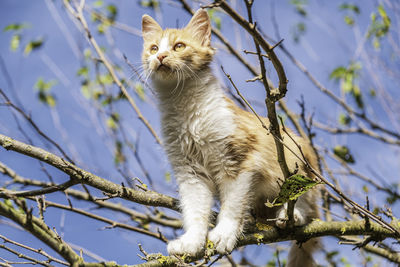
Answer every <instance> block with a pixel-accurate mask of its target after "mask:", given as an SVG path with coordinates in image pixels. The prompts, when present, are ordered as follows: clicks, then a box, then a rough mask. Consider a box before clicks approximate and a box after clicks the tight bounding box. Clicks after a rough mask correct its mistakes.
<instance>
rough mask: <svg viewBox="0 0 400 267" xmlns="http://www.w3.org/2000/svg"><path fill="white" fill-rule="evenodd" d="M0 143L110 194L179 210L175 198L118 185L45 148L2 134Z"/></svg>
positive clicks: (8, 148)
mask: <svg viewBox="0 0 400 267" xmlns="http://www.w3.org/2000/svg"><path fill="white" fill-rule="evenodd" d="M0 145H1V146H2V147H4V148H5V149H7V150H13V151H16V152H18V153H21V154H24V155H27V156H29V157H32V158H36V159H38V160H40V161H43V162H46V163H47V164H49V165H51V166H53V167H55V168H57V169H59V170H60V171H62V172H64V173H66V174H68V175H69V176H70V177H72V178H73V179H76V180H77V181H79V182H80V183H83V184H87V185H90V186H93V187H95V188H97V189H99V190H101V191H103V192H106V193H108V194H110V195H113V196H118V197H121V198H124V199H127V200H131V201H133V202H136V203H139V204H144V205H149V206H159V207H166V208H170V209H173V210H176V211H178V205H177V203H178V201H177V200H176V199H175V198H172V197H169V196H166V195H163V194H160V193H157V192H154V191H150V190H149V191H146V192H143V191H139V190H134V189H131V188H127V187H125V186H121V185H117V184H115V183H113V182H110V181H108V180H106V179H104V178H101V177H99V176H97V175H94V174H92V173H90V172H87V171H85V170H83V169H80V168H78V167H77V166H75V165H74V164H72V163H70V162H68V161H66V160H64V159H63V158H60V157H58V156H56V155H54V154H52V153H50V152H48V151H46V150H44V149H41V148H38V147H35V146H31V145H28V144H25V143H22V142H19V141H16V140H14V139H12V138H10V137H8V136H5V135H2V134H0Z"/></svg>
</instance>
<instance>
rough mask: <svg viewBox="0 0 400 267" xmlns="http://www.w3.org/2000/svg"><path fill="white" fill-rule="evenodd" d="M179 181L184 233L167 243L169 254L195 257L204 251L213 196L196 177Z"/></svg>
mask: <svg viewBox="0 0 400 267" xmlns="http://www.w3.org/2000/svg"><path fill="white" fill-rule="evenodd" d="M183 177H184V178H183V179H182V180H181V181H179V180H178V182H179V194H180V197H181V209H182V215H183V227H184V230H185V233H184V234H183V235H182V236H181V237H179V238H178V239H176V240H173V241H171V242H169V243H168V247H167V249H168V253H169V254H178V255H183V254H189V255H196V254H198V253H199V252H201V251H202V250H203V249H204V246H205V242H206V238H207V232H208V224H209V218H210V214H211V208H212V205H213V200H214V198H213V194H212V191H211V190H210V188H209V186H208V185H207V184H206V183H205V182H204V181H203V180H201V179H200V178H198V177H191V176H190V175H186V177H185V176H183Z"/></svg>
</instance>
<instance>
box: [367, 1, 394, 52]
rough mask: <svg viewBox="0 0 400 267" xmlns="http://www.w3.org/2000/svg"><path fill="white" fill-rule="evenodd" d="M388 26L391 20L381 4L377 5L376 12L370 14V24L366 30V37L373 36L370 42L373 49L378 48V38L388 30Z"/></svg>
mask: <svg viewBox="0 0 400 267" xmlns="http://www.w3.org/2000/svg"><path fill="white" fill-rule="evenodd" d="M390 26H391V20H390V18H389V16H388V15H387V13H386V10H385V8H384V7H383V5H382V4H381V5H379V6H378V13H375V12H374V13H372V14H371V25H370V26H369V28H368V32H367V38H371V37H373V39H372V44H373V46H374V48H375V49H379V48H380V45H381V44H380V40H381V39H382V38H383V37H384V36H385V35H386V34H387V33H388V32H389V29H390Z"/></svg>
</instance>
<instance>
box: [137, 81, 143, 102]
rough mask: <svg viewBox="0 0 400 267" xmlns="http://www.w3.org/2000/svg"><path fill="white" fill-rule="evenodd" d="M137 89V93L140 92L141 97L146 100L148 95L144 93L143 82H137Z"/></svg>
mask: <svg viewBox="0 0 400 267" xmlns="http://www.w3.org/2000/svg"><path fill="white" fill-rule="evenodd" d="M135 89H136V93H137V94H138V96H139V98H140V99H141V100H143V101H144V100H145V99H146V95H145V93H144V87H143V85H142V84H141V83H136V84H135Z"/></svg>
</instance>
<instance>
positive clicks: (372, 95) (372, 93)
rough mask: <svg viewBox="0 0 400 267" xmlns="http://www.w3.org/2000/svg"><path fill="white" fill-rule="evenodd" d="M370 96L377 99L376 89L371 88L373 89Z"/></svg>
mask: <svg viewBox="0 0 400 267" xmlns="http://www.w3.org/2000/svg"><path fill="white" fill-rule="evenodd" d="M369 95H370V96H371V97H375V96H376V91H375V89H373V88H371V89H370V90H369Z"/></svg>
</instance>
